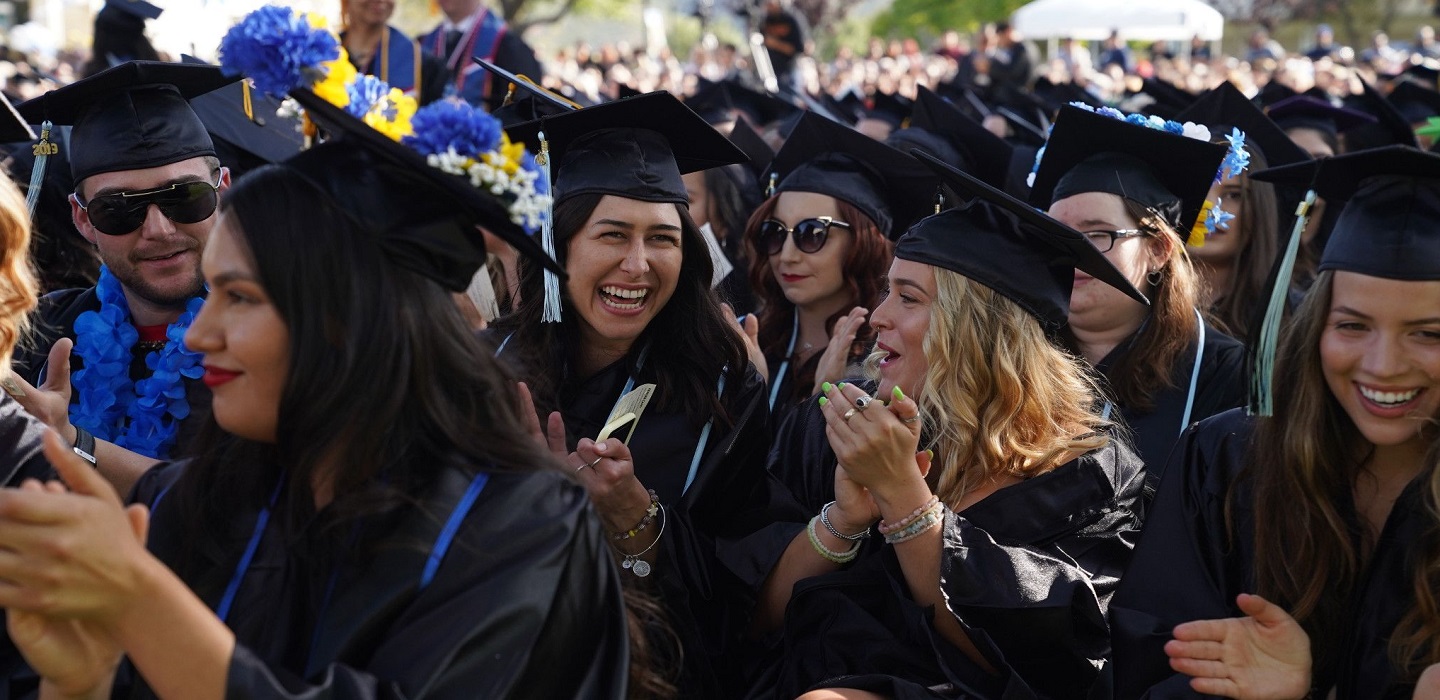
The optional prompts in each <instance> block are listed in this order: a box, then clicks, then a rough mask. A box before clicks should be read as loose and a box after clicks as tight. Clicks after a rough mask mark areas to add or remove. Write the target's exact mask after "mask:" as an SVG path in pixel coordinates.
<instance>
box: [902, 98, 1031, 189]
mask: <svg viewBox="0 0 1440 700" xmlns="http://www.w3.org/2000/svg"><path fill="white" fill-rule="evenodd" d="M910 126H911V127H912V128H913V129H923V130H925V131H929V132H930V133H933V134H935V135H937V136H940V137H941V138H943V139H945V141H946V142H947V143H949V144H950V146H951V147H952V148H953V149H954V150H955V151H956V152H957V154H958V156H959V158H958V159H956V160H951V159H948V158H944V157H942V156H940V154H939V153H934V154H932V155H936V156H937V157H941V160H944V161H945V162H947V163H949V164H951V165H953V166H955V167H957V168H959V169H961V170H963V171H965V172H967V173H970V174H971V175H974V176H975V177H978V178H980V179H981V180H984V181H985V182H986V183H987V184H989V185H990V186H991V187H996V188H1000V189H1004V186H1005V185H1004V183H1005V180H1006V176H1007V174H1008V173H1009V171H1010V160H1011V157H1012V153H1013V152H1014V150H1015V148H1014V147H1013V146H1011V145H1010V144H1008V143H1006V142H1005V140H1004V139H1002V138H1000V137H998V136H996V135H995V134H992V133H990V131H989V130H988V129H986V128H985V127H984V126H983V125H981V124H980V122H977V121H975V120H974V119H971V118H970V117H968V116H966V115H965V114H964V113H963V112H961V111H960V110H959V109H957V108H955V106H954V105H951V104H950V103H949V102H946V101H945V99H944V98H942V97H940V96H939V95H937V94H935V93H933V92H931V91H930V90H927V89H926V88H924V87H921V88H919V92H918V93H917V95H916V97H915V111H914V114H913V115H912V116H911V117H910Z"/></svg>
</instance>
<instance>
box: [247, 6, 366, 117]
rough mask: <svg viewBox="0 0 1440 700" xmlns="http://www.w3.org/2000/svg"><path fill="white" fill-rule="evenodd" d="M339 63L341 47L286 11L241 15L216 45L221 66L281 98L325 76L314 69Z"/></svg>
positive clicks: (275, 9) (265, 9)
mask: <svg viewBox="0 0 1440 700" xmlns="http://www.w3.org/2000/svg"><path fill="white" fill-rule="evenodd" d="M338 58H340V42H339V41H338V40H337V39H336V38H335V36H334V35H332V34H331V33H330V32H328V31H325V30H323V29H316V28H314V27H311V26H310V23H309V21H307V20H306V19H305V16H304V15H301V14H298V13H296V12H294V11H292V10H291V9H290V8H288V7H277V6H274V5H267V6H265V7H262V8H260V9H258V10H256V11H254V12H251V13H250V14H249V15H246V16H245V19H243V20H242V21H241V22H240V23H239V24H236V25H235V26H233V27H231V28H230V31H228V32H226V33H225V38H223V39H221V40H220V67H221V69H222V70H224V72H225V73H226V74H227V75H244V76H245V77H247V78H250V79H251V81H253V82H254V84H255V89H256V90H259V91H260V92H263V93H265V94H267V95H270V96H272V97H280V96H282V95H285V94H286V93H288V92H290V91H291V90H293V89H295V88H297V87H308V86H309V85H311V84H313V83H314V82H315V81H317V80H320V79H322V78H323V77H324V75H323V74H319V66H321V65H322V64H324V63H326V62H328V61H333V60H335V59H338Z"/></svg>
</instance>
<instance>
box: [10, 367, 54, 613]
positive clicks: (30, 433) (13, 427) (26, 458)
mask: <svg viewBox="0 0 1440 700" xmlns="http://www.w3.org/2000/svg"><path fill="white" fill-rule="evenodd" d="M44 435H45V424H44V423H41V422H40V420H39V419H38V418H35V417H34V416H32V415H30V414H29V413H27V412H26V411H25V408H24V407H22V406H21V405H20V402H19V401H16V400H15V399H14V398H13V397H12V396H10V395H9V394H6V393H3V392H0V484H3V485H4V486H7V487H13V486H19V485H20V482H22V481H24V480H26V479H39V480H41V481H45V480H49V479H53V478H55V470H54V469H52V468H51V467H50V462H49V461H47V460H46V459H45V455H44V453H43V452H42V451H41V442H40V441H41V439H42V438H43V437H44ZM0 636H3V635H0Z"/></svg>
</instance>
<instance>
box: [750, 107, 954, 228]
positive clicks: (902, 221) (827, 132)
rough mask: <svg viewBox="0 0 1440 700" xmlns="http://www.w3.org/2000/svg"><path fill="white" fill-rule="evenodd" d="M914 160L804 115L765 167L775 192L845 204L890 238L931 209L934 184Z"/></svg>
mask: <svg viewBox="0 0 1440 700" xmlns="http://www.w3.org/2000/svg"><path fill="white" fill-rule="evenodd" d="M918 165H919V163H917V162H916V161H915V159H914V158H912V157H910V156H909V155H906V154H905V153H902V152H901V151H897V150H895V149H894V148H891V147H890V146H887V145H885V144H883V143H880V142H879V141H876V140H874V139H872V138H870V137H868V136H865V135H864V134H861V133H860V132H858V131H855V130H854V129H851V128H850V127H847V126H845V125H843V124H837V123H835V122H833V121H830V120H829V119H826V118H824V117H821V116H817V115H814V114H810V113H808V112H807V113H806V114H805V116H803V117H801V119H800V123H799V125H798V126H797V127H796V128H795V131H794V132H793V133H791V134H790V138H789V139H787V140H786V141H785V146H784V147H783V148H781V149H780V152H779V153H777V154H775V161H774V162H773V163H771V165H770V173H771V175H770V177H771V178H772V180H771V182H772V183H775V182H778V183H779V184H778V186H776V187H775V192H776V193H780V192H813V193H815V194H823V195H827V196H830V197H834V198H835V199H838V200H841V201H844V202H848V203H849V204H851V205H853V206H854V207H855V208H856V209H859V210H860V211H861V212H864V214H865V215H866V216H868V217H870V220H871V221H874V222H875V225H876V226H877V227H879V229H880V230H881V232H883V233H884V234H885V235H886V237H888V238H890V239H891V240H894V239H895V238H896V237H898V236H899V235H900V234H902V233H904V232H905V229H906V227H908V226H909V225H910V223H911V222H913V221H915V220H917V219H919V218H920V217H922V216H925V215H926V214H927V213H929V210H930V208H931V207H932V206H933V205H932V204H931V202H932V195H933V193H934V192H935V189H936V185H937V184H938V183H937V182H936V180H935V178H934V177H933V176H932V175H930V173H928V172H926V171H925V170H924V169H923V168H920V167H917V166H918Z"/></svg>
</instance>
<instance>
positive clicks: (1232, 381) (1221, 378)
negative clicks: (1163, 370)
mask: <svg viewBox="0 0 1440 700" xmlns="http://www.w3.org/2000/svg"><path fill="white" fill-rule="evenodd" d="M1191 352H1194V351H1193V350H1192V351H1191ZM1192 357H1193V355H1192ZM1201 362H1202V364H1201V367H1200V380H1199V383H1198V386H1196V389H1195V408H1194V410H1193V411H1192V412H1191V414H1190V420H1191V422H1192V423H1194V422H1198V421H1201V420H1204V419H1206V418H1209V417H1210V416H1213V415H1215V414H1217V413H1221V412H1223V411H1228V410H1230V409H1232V408H1235V407H1237V406H1243V405H1245V395H1246V394H1245V392H1246V387H1247V380H1248V379H1249V373H1248V372H1247V367H1248V365H1247V363H1246V358H1245V345H1244V344H1242V343H1241V342H1240V341H1238V340H1236V339H1234V338H1231V337H1230V336H1228V335H1226V334H1224V333H1222V332H1220V331H1219V330H1218V329H1216V328H1215V327H1214V326H1210V325H1208V324H1207V325H1206V328H1205V348H1204V352H1203V353H1202V354H1201ZM1189 380H1190V377H1189V375H1186V376H1185V381H1186V382H1187V383H1188V382H1189ZM1186 388H1188V386H1187V387H1186Z"/></svg>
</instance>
